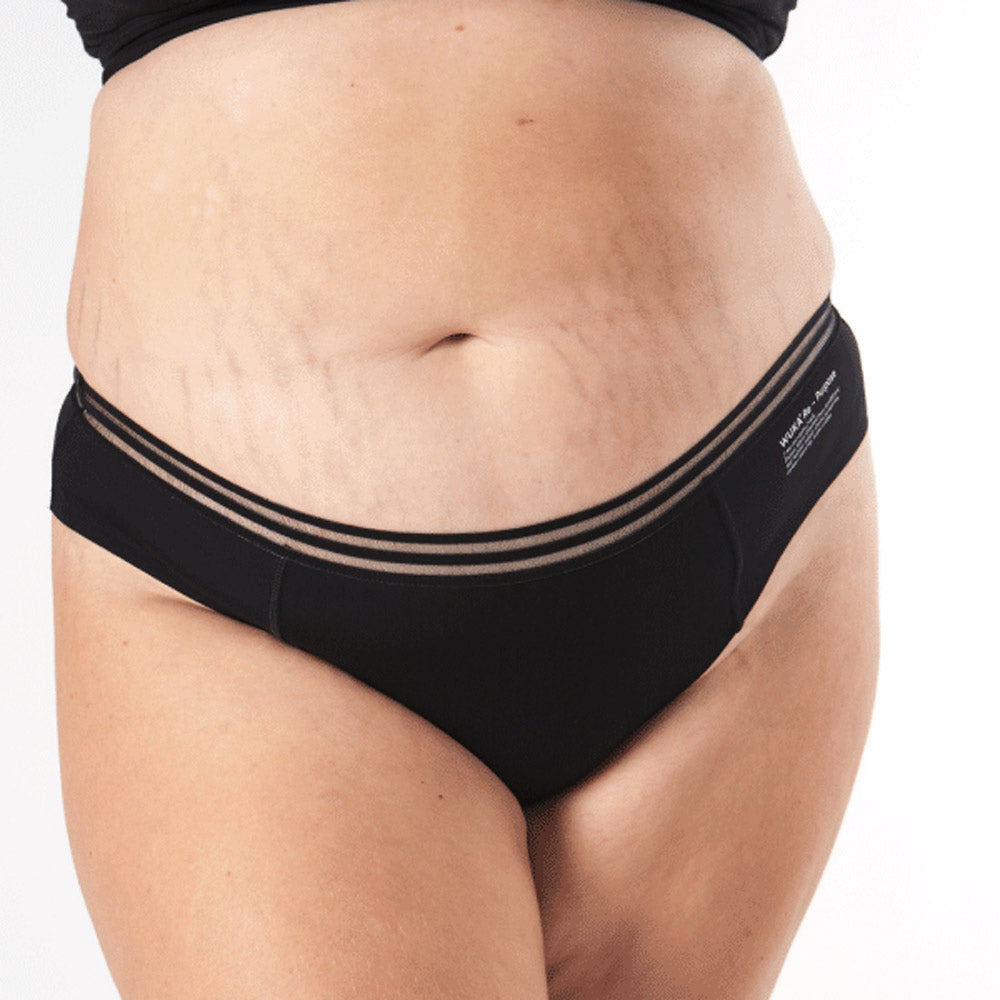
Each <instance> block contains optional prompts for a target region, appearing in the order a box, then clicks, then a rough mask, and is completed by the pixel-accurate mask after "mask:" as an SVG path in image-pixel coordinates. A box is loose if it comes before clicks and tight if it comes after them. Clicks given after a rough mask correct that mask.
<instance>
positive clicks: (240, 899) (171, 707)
mask: <svg viewBox="0 0 1000 1000" xmlns="http://www.w3.org/2000/svg"><path fill="white" fill-rule="evenodd" d="M52 551H53V584H54V601H55V642H56V676H57V704H58V719H59V744H60V758H61V769H62V783H63V796H64V804H65V815H66V823H67V829H68V833H69V839H70V845H71V848H72V852H73V857H74V861H75V864H76V869H77V873H78V877H79V881H80V885H81V888H82V891H83V895H84V899H85V900H86V904H87V907H88V910H89V912H90V915H91V918H92V920H93V923H94V926H95V929H96V932H97V935H98V938H99V940H100V943H101V947H102V949H103V950H104V954H105V957H106V959H107V962H108V965H109V968H110V970H111V973H112V976H113V978H114V980H115V983H116V985H117V987H118V989H119V990H120V992H121V995H122V997H123V998H124V1000H147V998H149V1000H152V998H155V1000H173V998H177V1000H180V998H183V1000H215V998H226V1000H231V998H234V997H239V998H241V1000H250V998H261V1000H263V998H267V1000H281V998H285V997H287V998H292V997H294V998H295V1000H309V998H316V1000H319V998H323V1000H328V998H330V997H335V996H338V997H339V996H352V997H357V998H359V1000H366V998H370V1000H385V998H388V997H396V996H399V997H403V996H405V997H407V998H414V1000H416V998H421V997H427V998H431V997H433V998H435V1000H438V998H442V997H448V998H449V1000H460V998H469V1000H484V998H487V997H496V998H498V1000H500V998H508V997H518V998H519V1000H521V998H523V1000H544V998H545V997H546V996H547V994H546V978H545V966H544V958H543V947H542V938H541V922H540V916H539V912H538V907H537V900H536V896H535V891H534V884H533V881H532V875H531V869H530V864H529V859H528V855H527V846H526V840H525V825H524V817H523V814H522V813H521V811H520V809H519V808H518V806H517V802H516V800H515V799H514V797H513V796H512V795H511V793H510V792H509V790H508V789H507V788H506V787H505V786H504V785H503V784H502V783H501V782H500V781H499V779H497V778H496V776H495V775H493V773H492V772H491V771H490V770H489V769H488V768H486V767H485V765H483V764H482V763H481V762H480V761H479V760H477V759H476V758H475V757H474V756H473V755H472V754H470V753H469V752H468V751H467V750H465V749H464V748H463V747H462V746H460V745H459V744H458V743H457V742H455V741H453V740H452V739H451V738H449V737H448V736H446V735H445V734H443V733H442V732H441V731H440V730H438V729H437V728H435V727H434V726H432V725H431V724H430V723H428V722H427V721H426V720H424V719H422V718H421V717H420V716H418V715H415V714H414V713H412V712H410V711H409V710H408V709H405V708H404V707H402V706H401V705H399V704H398V703H396V702H395V701H393V700H392V699H390V698H387V697H385V696H384V695H382V694H380V693H379V692H377V691H375V690H373V689H372V688H370V687H368V686H367V685H365V684H363V683H361V682H359V681H357V680H355V679H354V678H352V677H350V676H349V675H347V674H346V673H344V672H343V671H340V670H338V669H336V668H335V667H331V666H330V665H329V664H326V663H324V662H322V661H320V660H317V659H315V658H314V657H311V656H309V655H307V654H305V653H302V652H300V651H298V650H296V649H293V648H291V647H288V646H286V645H284V644H282V643H279V642H278V641H277V640H275V639H274V638H272V637H271V636H270V635H268V634H267V633H265V632H262V631H259V630H257V629H254V628H252V627H250V626H247V625H244V624H242V623H240V622H237V621H234V620H232V619H229V618H226V617H224V616H221V615H219V614H217V613H215V612H213V611H209V610H208V609H206V608H203V607H201V606H200V605H197V604H195V603H194V602H191V601H188V600H187V599H186V598H182V597H181V596H180V595H177V594H175V592H173V591H171V590H170V589H169V588H167V587H165V586H163V585H162V584H159V583H158V582H157V581H155V580H152V579H151V578H150V577H148V576H146V575H145V574H143V573H141V572H140V571H139V570H137V569H135V568H134V567H132V566H130V565H129V564H127V563H125V562H123V561H122V560H120V559H118V558H117V557H115V556H113V555H111V554H109V553H107V552H106V551H104V550H103V549H100V548H98V547H97V546H95V545H93V544H92V543H91V542H89V541H87V540H86V539H84V538H82V537H81V536H79V535H77V534H75V533H74V532H72V531H70V530H69V529H68V528H66V527H65V526H63V525H62V524H61V523H60V522H58V521H56V520H53V547H52ZM414 669H419V664H414Z"/></svg>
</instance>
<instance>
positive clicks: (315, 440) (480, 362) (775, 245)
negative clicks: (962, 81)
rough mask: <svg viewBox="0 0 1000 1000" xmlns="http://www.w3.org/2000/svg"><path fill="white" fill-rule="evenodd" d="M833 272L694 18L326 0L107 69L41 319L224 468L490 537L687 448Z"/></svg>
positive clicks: (300, 502) (281, 496) (787, 336)
mask: <svg viewBox="0 0 1000 1000" xmlns="http://www.w3.org/2000/svg"><path fill="white" fill-rule="evenodd" d="M832 274H833V253H832V247H831V243H830V239H829V234H828V232H827V229H826V227H825V226H824V224H823V221H822V219H821V218H820V216H819V213H818V211H817V209H816V206H815V204H814V203H813V200H812V198H811V196H810V194H809V191H808V189H807V186H806V183H805V181H804V179H803V177H802V175H801V173H800V170H799V167H798V164H797V161H796V157H795V153H794V150H793V147H792V144H791V140H790V138H789V136H788V133H787V129H786V125H785V121H784V116H783V113H782V110H781V104H780V100H779V98H778V96H777V93H776V91H775V89H774V85H773V82H772V80H771V77H770V74H769V73H768V72H767V70H766V69H765V68H764V66H763V65H762V63H761V62H760V60H759V59H758V58H757V57H756V56H755V55H754V54H753V53H752V52H751V51H750V50H749V49H747V48H746V47H745V46H743V44H742V43H741V42H739V41H737V40H736V39H735V38H733V37H732V36H730V35H728V34H727V33H726V32H724V31H723V30H722V29H720V28H717V27H715V26H713V25H711V24H708V23H706V22H703V21H700V20H698V19H696V18H693V17H691V16H689V15H686V14H682V13H679V12H677V11H673V10H670V9H668V8H663V7H659V6H654V5H651V4H645V3H641V2H634V0H599V2H593V0H579V2H575V3H561V2H557V0H485V2H484V0H476V2H474V3H467V2H460V0H439V2H435V3H427V2H426V0H421V2H417V0H355V2H352V3H335V4H330V5H329V6H323V5H321V6H309V7H299V8H288V9H282V10H277V11H270V12H265V13H259V14H254V15H250V16H247V17H240V18H235V19H231V20H228V21H222V22H219V23H217V24H213V25H211V26H209V27H206V28H203V29H200V30H198V31H194V32H191V33H189V34H186V35H182V36H180V37H178V38H176V39H173V40H172V41H170V42H168V43H166V44H164V45H162V46H160V47H159V48H157V49H155V50H154V51H153V52H151V53H150V54H149V55H147V56H146V57H144V58H143V59H141V60H139V61H138V62H135V63H133V64H131V65H130V66H127V67H126V68H124V69H123V70H121V71H119V72H118V73H116V74H115V75H114V76H113V77H112V78H111V79H110V80H109V82H108V83H107V84H106V85H105V86H104V87H103V88H102V90H101V92H100V93H99V95H98V98H97V101H96V102H95V106H94V111H93V117H92V125H91V146H90V158H89V162H88V167H87V177H86V186H85V192H84V202H83V210H82V217H81V225H80V234H79V243H78V247H77V255H76V260H75V266H74V272H73V279H72V285H71V288H70V296H69V302H68V309H67V322H68V332H69V345H70V351H71V353H72V356H73V360H74V362H75V363H76V365H77V366H78V367H79V369H80V371H81V372H82V373H83V375H84V377H85V378H86V379H87V381H88V382H89V384H90V385H92V386H93V388H94V389H95V390H96V391H97V392H98V393H100V394H101V395H103V396H105V397H106V398H108V399H109V400H110V401H111V402H112V403H113V404H114V405H116V406H117V407H119V408H120V409H122V410H124V411H125V412H126V413H127V414H129V415H130V416H131V417H133V419H135V420H137V421H138V422H139V423H140V424H142V425H143V426H144V427H145V428H146V429H147V430H149V431H150V432H152V433H153V434H155V435H157V436H159V437H161V438H163V439H164V440H166V441H167V442H168V443H169V444H171V445H173V446H174V447H175V448H177V449H178V450H179V451H181V452H183V453H184V454H186V455H188V456H189V457H191V458H193V459H195V460H196V461H198V462H200V463H201V464H203V465H206V466H208V467H209V468H211V469H212V470H213V471H215V472H217V473H218V474H220V475H223V476H225V477H227V478H229V479H232V480H234V481H235V482H237V483H239V484H240V485H242V486H244V487H246V488H247V489H250V490H252V491H254V492H256V493H260V494H263V495H264V496H267V497H269V498H270V499H272V500H275V501H277V502H279V503H284V504H286V505H288V506H291V507H294V508H297V509H299V510H305V511H308V512H310V513H313V514H316V515H318V516H320V517H327V518H331V519H334V520H338V521H343V522H347V523H350V524H361V525H366V526H369V527H376V528H386V529H395V530H399V531H419V530H426V531H463V530H492V529H500V528H505V527H514V526H518V525H523V524H527V523H530V522H533V521H538V520H543V519H547V518H550V517H558V516H560V515H563V514H567V513H570V512H572V511H574V510H579V509H581V508H583V507H586V506H590V505H592V504H595V503H598V502H600V501H601V500H605V499H608V498H610V497H611V496H613V495H615V494H617V493H620V492H622V491H623V490H625V489H627V488H628V487H629V486H631V485H633V484H635V483H637V482H639V481H640V480H642V479H643V478H645V477H646V476H648V475H650V474H652V473H653V472H655V471H656V470H658V469H660V468H661V467H663V466H664V465H666V464H667V463H668V462H669V461H670V460H671V459H672V458H674V457H676V456H677V455H678V454H680V453H681V452H683V451H684V450H686V449H687V448H688V447H689V446H690V445H692V444H694V443H695V442H696V441H697V440H698V439H699V438H700V437H701V436H702V435H703V434H704V433H705V432H706V431H708V430H709V429H710V428H711V427H712V426H713V425H714V424H715V423H717V422H718V421H719V420H720V419H721V418H722V417H723V416H725V414H726V413H727V412H728V411H729V410H730V409H731V408H732V407H733V406H734V405H735V404H736V403H737V402H738V401H739V400H740V398H741V397H742V396H743V395H744V394H745V393H746V392H747V391H748V390H749V389H750V388H751V387H752V386H753V385H754V383H755V382H756V381H757V380H758V379H759V378H760V377H761V376H762V375H763V374H764V372H765V371H766V369H767V368H768V367H769V366H770V365H771V364H772V363H773V361H774V360H775V359H776V357H777V356H778V354H779V353H780V352H781V351H782V349H783V348H784V347H785V346H786V345H787V344H788V342H789V341H790V340H791V339H792V337H793V336H794V335H795V334H796V333H797V332H798V330H799V329H800V328H801V327H802V326H803V324H804V323H805V322H806V320H807V319H808V318H809V317H810V316H811V315H812V313H813V312H814V311H815V310H816V309H817V307H818V306H819V305H820V303H821V302H822V301H823V299H824V297H825V296H826V295H827V294H828V292H829V289H830V283H831V280H832ZM460 332H465V333H469V334H472V337H470V338H466V339H458V340H454V341H449V342H445V343H443V344H441V345H440V346H438V347H436V348H435V349H434V350H430V351H428V350H427V349H428V348H429V347H430V346H431V345H432V344H435V343H436V342H438V341H441V339H442V338H444V337H447V336H448V335H449V334H456V333H460Z"/></svg>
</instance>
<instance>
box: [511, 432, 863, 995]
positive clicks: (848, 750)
mask: <svg viewBox="0 0 1000 1000" xmlns="http://www.w3.org/2000/svg"><path fill="white" fill-rule="evenodd" d="M876 536H877V529H876V506H875V491H874V480H873V470H872V465H871V451H870V443H869V441H868V439H867V438H866V439H865V441H864V442H863V443H862V446H861V447H860V448H859V449H858V451H857V452H856V453H855V455H854V456H853V458H852V460H851V461H850V462H849V463H848V465H847V466H846V467H845V469H844V470H842V472H841V475H840V476H839V477H838V478H837V480H835V481H834V483H833V484H832V485H831V487H830V488H829V489H828V490H827V492H826V493H825V494H824V496H823V497H822V498H821V499H820V501H819V503H818V504H817V506H816V507H815V508H814V509H813V511H812V512H811V513H810V515H809V518H807V520H806V522H804V523H803V526H802V528H801V530H800V532H799V533H798V534H797V535H796V536H795V538H793V540H792V542H791V544H790V545H789V547H788V549H786V551H785V553H784V555H783V557H782V562H780V563H779V565H778V567H777V568H776V570H775V573H774V574H773V575H772V578H771V580H770V581H769V583H768V586H767V588H765V591H764V593H763V594H762V595H761V598H760V600H759V601H758V605H757V606H756V607H755V613H752V614H751V615H750V616H749V617H748V619H747V622H746V624H745V627H744V630H743V631H742V632H741V633H740V634H739V635H738V636H737V637H736V638H735V639H734V641H733V642H732V643H730V646H729V647H728V648H727V650H724V651H723V653H722V655H721V656H720V657H719V658H718V660H717V661H716V662H715V663H714V664H713V665H712V667H711V669H710V670H709V671H708V672H707V673H705V674H703V675H702V676H701V677H700V678H699V679H698V680H697V681H696V682H695V683H694V684H693V685H691V686H690V687H689V688H688V689H687V690H686V691H685V692H683V694H682V695H681V696H680V697H678V698H677V699H675V701H674V702H672V703H671V704H670V705H669V706H667V707H666V708H665V709H664V710H663V711H662V712H660V713H659V714H658V715H657V716H655V717H654V718H653V719H652V720H651V721H650V723H649V724H648V725H647V726H646V727H644V729H643V730H641V731H640V732H639V733H638V734H636V736H635V737H634V738H633V740H632V741H630V742H629V744H627V745H626V746H625V747H624V748H623V750H622V752H621V754H620V755H617V756H616V757H615V758H613V759H612V760H611V761H610V762H609V763H608V764H607V765H606V766H605V767H604V768H602V769H601V770H600V771H598V772H596V773H595V774H594V775H592V776H591V777H590V778H588V779H587V780H585V781H584V782H583V783H582V784H581V785H579V786H577V787H575V788H573V789H571V790H570V791H569V792H567V793H566V794H565V795H563V796H562V797H560V798H556V799H553V800H548V801H546V802H544V803H541V804H539V805H538V806H536V807H533V808H531V809H529V810H528V812H527V819H528V842H529V851H530V854H531V860H532V867H533V871H534V876H535V882H536V885H537V889H538V895H539V904H540V911H541V915H542V924H543V930H544V935H545V957H546V964H547V968H548V979H549V991H550V1000H663V998H666V997H670V998H678V1000H679V998H689V997H690V998H694V997H706V998H712V1000H764V998H766V997H768V996H770V994H771V991H772V989H773V987H774V983H775V981H776V980H777V977H778V973H779V972H780V969H781V966H782V964H783V962H784V960H785V956H786V955H787V952H788V949H789V947H790V946H791V942H792V939H793V937H794V935H795V932H796V930H797V929H798V926H799V924H800V922H801V920H802V918H803V916H804V914H805V911H806V908H807V906H808V905H809V902H810V900H811V898H812V896H813V893H814V892H815V889H816V886H817V884H818V882H819V879H820V876H821V875H822V872H823V869H824V867H825V865H826V862H827V859H828V857H829V855H830V852H831V850H832V847H833V843H834V840H835V838H836V835H837V832H838V830H839V827H840V824H841V820H842V818H843V815H844V811H845V809H846V807H847V803H848V799H849V797H850V793H851V788H852V786H853V782H854V778H855V775H856V772H857V769H858V765H859V762H860V758H861V753H862V750H863V747H864V744H865V740H866V737H867V733H868V728H869V723H870V719H871V714H872V708H873V701H874V696H875V687H876V678H877V664H878V655H879V621H878V594H877V591H878V586H877V537H876ZM690 627H692V628H697V627H698V624H697V622H691V625H690Z"/></svg>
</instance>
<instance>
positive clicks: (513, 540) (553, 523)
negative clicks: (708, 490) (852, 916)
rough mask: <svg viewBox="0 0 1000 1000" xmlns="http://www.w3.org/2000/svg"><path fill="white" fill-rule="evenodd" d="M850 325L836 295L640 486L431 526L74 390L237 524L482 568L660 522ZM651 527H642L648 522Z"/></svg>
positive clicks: (413, 560)
mask: <svg viewBox="0 0 1000 1000" xmlns="http://www.w3.org/2000/svg"><path fill="white" fill-rule="evenodd" d="M842 325H843V321H842V320H841V319H840V316H839V313H838V312H837V310H836V309H835V308H834V306H833V305H832V303H831V301H830V298H829V296H828V297H827V298H826V299H825V300H824V301H823V304H822V305H821V306H820V307H819V308H818V309H817V310H816V312H815V313H814V314H813V316H812V317H811V318H810V319H809V321H808V322H807V323H806V324H805V326H804V327H803V328H802V330H801V331H800V332H799V333H798V334H797V335H796V336H795V338H794V339H793V340H792V342H791V343H790V344H789V345H788V347H787V348H786V349H785V350H784V351H783V352H782V354H781V355H780V357H779V358H778V359H777V360H776V361H775V362H774V364H773V365H772V366H771V367H770V368H769V369H768V371H767V372H766V373H765V374H764V376H763V377H762V378H761V379H760V380H759V381H758V383H757V384H756V385H755V386H754V387H753V389H751V390H750V392H749V393H747V395H746V396H745V397H744V398H743V399H742V400H741V401H740V403H739V404H737V406H735V407H734V408H733V409H732V410H731V411H730V413H729V414H728V415H727V416H726V417H725V418H723V420H721V421H720V422H719V423H718V424H717V425H716V426H715V427H714V428H713V429H712V430H711V431H709V432H708V433H707V434H706V435H704V437H702V438H701V440H700V441H698V442H697V443H696V444H695V445H693V446H692V447H691V448H690V449H688V450H687V451H686V452H685V453H684V454H683V455H681V456H680V457H679V458H677V459H676V460H674V461H673V462H671V463H670V464H669V465H668V466H666V467H665V468H664V469H662V470H660V471H659V472H657V473H655V474H654V475H652V476H650V477H648V478H647V479H645V480H644V481H643V482H641V483H639V484H638V485H637V486H634V487H632V488H631V489H629V490H627V491H625V492H624V493H621V494H619V495H618V496H615V497H613V498H612V499H610V500H607V501H604V502H602V503H600V504H597V505H594V506H591V507H588V508H586V509H584V510H581V511H578V512H575V513H573V514H569V515H566V516H564V517H559V518H553V519H550V520H546V521H539V522H536V523H533V524H529V525H525V526H522V527H517V528H510V529H503V530H497V531H477V532H456V533H428V532H396V531H386V530H382V529H374V528H365V527H362V526H357V525H350V524H344V523H340V522H337V521H331V520H327V519H324V518H320V517H316V516H313V515H310V514H306V513H303V512H301V511H296V510H293V509H291V508H289V507H285V506H283V505H281V504H277V503H275V502H273V501H271V500H268V499H267V498H265V497H262V496H259V495H257V494H254V493H251V492H249V491H248V490H246V489H244V488H242V487H241V486H239V485H238V484H236V483H233V482H231V481H230V480H227V479H225V478H223V477H221V476H219V475H217V474H216V473H214V472H212V471H211V470H210V469H207V468H205V467H204V466H202V465H199V464H198V463H197V462H195V461H193V460H192V459H190V458H188V457H187V456H185V455H183V454H181V453H180V452H178V451H177V450H175V449H174V448H172V447H171V446H170V445H169V444H167V443H166V442H164V441H162V440H161V439H160V438H157V437H155V436H154V435H152V434H150V433H149V432H148V431H146V430H145V429H144V428H142V427H141V426H140V425H139V424H137V423H136V422H135V421H133V420H132V419H131V418H129V417H128V416H127V415H126V414H124V413H122V412H121V411H120V410H118V409H116V408H115V407H114V406H113V405H112V404H111V403H109V402H108V401H107V400H106V399H104V398H103V397H102V396H100V395H99V394H98V393H97V392H95V391H94V390H93V389H92V388H91V387H90V386H89V385H88V384H87V383H86V381H85V380H84V378H83V376H82V375H81V373H80V372H79V370H77V369H76V368H74V369H73V377H74V390H73V396H74V399H75V401H76V404H77V406H78V407H79V409H80V411H81V413H82V415H83V417H84V418H85V419H86V421H87V423H88V424H89V425H90V426H91V427H92V428H93V429H94V430H95V431H96V432H97V433H98V434H100V435H101V436H102V437H103V438H104V440H105V441H107V442H108V443H110V444H111V445H113V446H114V447H115V448H117V449H118V450H119V451H121V452H122V453H123V454H124V455H126V456H128V457H129V458H131V459H132V460H133V461H135V462H137V463H138V464H139V465H141V466H142V467H143V468H144V469H146V470H147V471H148V472H150V473H152V474H153V475H155V476H157V477H158V478H159V479H160V480H162V481H163V482H164V483H165V484H166V485H167V486H169V487H171V488H172V489H173V490H176V491H177V492H179V493H181V494H183V495H184V496H185V497H187V498H188V499H189V500H191V501H193V502H195V503H197V504H199V505H201V506H202V507H203V508H206V509H208V510H211V511H213V512H214V513H215V514H216V515H217V516H220V517H222V518H224V519H225V520H226V521H228V522H230V524H231V525H232V526H233V527H234V528H235V529H236V530H240V531H241V532H242V533H250V534H251V535H252V536H253V537H254V538H255V539H256V540H258V541H260V542H262V543H265V544H266V543H270V545H272V546H274V547H276V548H277V549H279V550H285V553H286V554H287V555H288V556H289V557H290V558H295V556H296V554H298V555H299V556H301V557H305V558H306V559H314V560H320V561H322V562H326V563H334V564H342V565H346V566H354V567H357V568H360V569H374V570H382V571H388V572H394V573H409V574H420V575H447V576H454V575H461V574H470V575H480V574H490V573H509V572H513V571H517V570H530V569H534V568H536V567H544V566H547V565H554V564H557V563H561V562H564V561H566V560H571V559H574V560H575V559H577V558H579V557H581V556H588V555H589V556H593V554H594V553H596V552H598V551H599V550H604V549H607V548H608V547H609V546H615V547H616V548H617V547H619V546H620V545H622V544H626V543H627V542H626V540H635V539H634V537H633V536H636V535H637V533H638V532H641V531H643V529H648V530H654V529H655V527H657V526H659V525H661V524H663V523H666V521H667V520H669V519H670V516H671V513H672V512H673V511H674V510H675V509H676V508H677V506H678V505H679V504H680V503H681V501H683V500H684V499H685V497H688V496H689V495H690V494H691V493H692V492H693V491H694V490H695V489H697V488H698V487H699V485H701V484H702V483H703V482H705V481H706V480H708V479H709V477H715V476H716V475H718V474H719V472H720V470H721V469H722V468H724V467H725V465H726V464H727V462H728V460H729V459H730V458H731V456H733V455H734V453H735V452H737V450H738V449H739V448H740V447H741V445H743V443H744V442H745V441H746V440H747V439H748V438H749V437H750V436H751V435H752V434H754V432H755V431H757V430H758V428H760V426H761V425H762V424H763V423H764V422H765V421H766V420H767V419H768V417H769V416H770V415H771V414H772V413H773V412H774V410H775V409H776V408H778V407H779V406H781V404H782V403H783V402H784V401H785V400H786V399H787V398H788V396H789V395H790V394H791V393H793V392H794V391H795V389H796V387H797V386H798V385H799V383H800V381H801V380H802V378H803V377H804V375H805V374H806V372H807V371H808V370H809V368H810V366H811V365H812V364H813V363H814V362H815V361H816V359H817V358H818V356H819V354H820V352H822V351H823V350H824V348H826V347H827V345H828V344H829V343H830V341H831V339H832V338H833V337H834V335H835V333H836V332H837V330H838V328H840V327H841V326H842ZM644 533H645V532H644Z"/></svg>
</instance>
